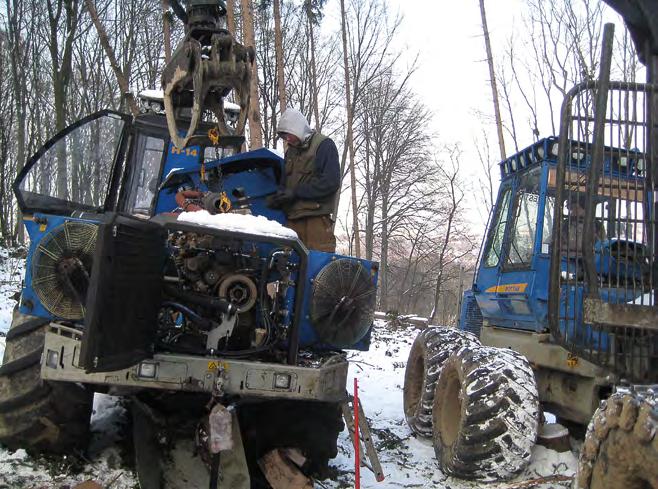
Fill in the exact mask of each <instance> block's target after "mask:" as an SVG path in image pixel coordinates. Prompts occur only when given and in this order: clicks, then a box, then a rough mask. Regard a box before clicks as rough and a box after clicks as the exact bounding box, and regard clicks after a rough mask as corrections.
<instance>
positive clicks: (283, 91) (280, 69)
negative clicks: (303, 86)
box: [272, 0, 288, 114]
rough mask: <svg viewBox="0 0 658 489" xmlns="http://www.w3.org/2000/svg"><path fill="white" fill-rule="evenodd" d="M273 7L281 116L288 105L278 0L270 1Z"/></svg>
mask: <svg viewBox="0 0 658 489" xmlns="http://www.w3.org/2000/svg"><path fill="white" fill-rule="evenodd" d="M272 4H273V7H274V50H275V53H276V82H277V85H278V89H279V110H280V112H281V113H282V114H283V112H284V111H285V110H286V107H287V105H288V100H287V98H286V85H285V79H284V76H283V73H284V72H283V33H282V32H281V8H280V6H279V0H273V1H272Z"/></svg>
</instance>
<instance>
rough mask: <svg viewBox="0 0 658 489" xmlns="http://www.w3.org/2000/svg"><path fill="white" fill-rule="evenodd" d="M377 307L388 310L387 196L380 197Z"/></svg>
mask: <svg viewBox="0 0 658 489" xmlns="http://www.w3.org/2000/svg"><path fill="white" fill-rule="evenodd" d="M379 290H380V295H379V309H380V310H381V311H387V310H388V198H387V196H386V194H384V196H383V198H382V248H381V256H380V258H379Z"/></svg>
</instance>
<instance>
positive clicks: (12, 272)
mask: <svg viewBox="0 0 658 489" xmlns="http://www.w3.org/2000/svg"><path fill="white" fill-rule="evenodd" d="M24 270H25V257H24V251H22V250H18V251H12V252H9V251H8V250H6V249H4V248H0V364H1V363H2V356H3V355H4V353H5V334H6V333H7V330H8V329H9V325H10V324H11V315H12V312H13V310H14V306H15V305H16V301H15V300H14V299H13V296H14V295H15V294H16V293H18V292H20V290H21V283H22V280H23V275H24Z"/></svg>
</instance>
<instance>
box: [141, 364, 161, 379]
mask: <svg viewBox="0 0 658 489" xmlns="http://www.w3.org/2000/svg"><path fill="white" fill-rule="evenodd" d="M156 370H157V368H156V364H155V363H150V362H143V363H140V364H139V369H138V371H137V375H138V376H139V377H145V378H147V379H154V378H155V372H156Z"/></svg>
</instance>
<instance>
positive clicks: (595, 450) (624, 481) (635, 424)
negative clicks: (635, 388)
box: [577, 393, 658, 489]
mask: <svg viewBox="0 0 658 489" xmlns="http://www.w3.org/2000/svg"><path fill="white" fill-rule="evenodd" d="M656 430H658V412H656V400H655V398H654V396H653V395H649V396H640V395H638V394H636V393H629V394H623V393H617V394H613V395H612V396H611V397H610V398H609V399H608V400H607V401H603V402H602V403H601V407H599V409H598V410H597V411H596V412H595V413H594V416H593V417H592V421H591V422H590V424H589V427H588V428H587V435H586V437H585V442H584V443H583V446H582V449H581V451H580V462H579V467H578V481H577V487H578V488H580V489H608V488H613V487H623V488H624V489H658V464H656V461H658V437H655V434H656Z"/></svg>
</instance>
